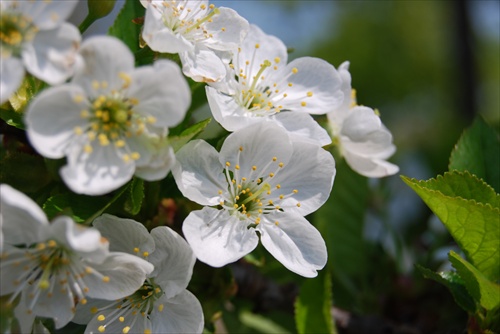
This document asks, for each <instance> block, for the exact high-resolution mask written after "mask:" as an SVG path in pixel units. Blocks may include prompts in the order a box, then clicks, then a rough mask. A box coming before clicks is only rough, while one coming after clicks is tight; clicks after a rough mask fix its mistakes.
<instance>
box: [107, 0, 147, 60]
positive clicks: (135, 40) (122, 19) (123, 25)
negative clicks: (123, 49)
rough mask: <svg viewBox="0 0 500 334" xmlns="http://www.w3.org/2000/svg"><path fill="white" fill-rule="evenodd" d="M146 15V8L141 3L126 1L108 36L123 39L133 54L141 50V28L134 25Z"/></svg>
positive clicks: (133, 0) (135, 0)
mask: <svg viewBox="0 0 500 334" xmlns="http://www.w3.org/2000/svg"><path fill="white" fill-rule="evenodd" d="M144 13H145V8H144V6H143V5H141V2H140V1H137V0H127V1H125V5H124V6H123V8H122V10H121V11H120V13H119V14H118V16H117V17H116V20H115V22H114V23H113V25H112V26H111V27H110V28H109V31H108V34H109V35H111V36H115V37H117V38H119V39H121V40H122V41H123V42H124V43H125V44H126V45H127V46H128V47H129V49H130V50H131V51H132V52H133V53H135V52H137V51H138V50H139V49H140V46H139V36H140V34H141V26H140V25H138V24H136V23H134V22H133V20H135V19H137V18H139V17H143V16H144Z"/></svg>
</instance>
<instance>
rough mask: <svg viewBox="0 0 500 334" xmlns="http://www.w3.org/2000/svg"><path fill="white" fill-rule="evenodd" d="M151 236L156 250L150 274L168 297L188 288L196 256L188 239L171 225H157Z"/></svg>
mask: <svg viewBox="0 0 500 334" xmlns="http://www.w3.org/2000/svg"><path fill="white" fill-rule="evenodd" d="M151 236H152V237H153V239H154V241H155V244H156V250H155V251H154V253H153V254H152V255H151V256H150V257H149V261H150V262H151V263H152V264H153V265H154V266H155V270H154V272H153V273H151V275H150V276H151V277H154V280H155V283H156V284H158V285H160V286H161V288H162V290H163V292H164V293H165V295H166V298H171V297H173V296H175V295H176V294H178V293H179V292H181V291H183V290H184V289H186V288H187V286H188V283H189V280H190V279H191V275H192V274H193V266H194V262H195V261H196V257H195V256H194V253H193V251H192V250H191V248H190V247H189V245H188V243H187V242H186V240H184V239H183V238H182V237H181V236H180V235H179V234H177V233H175V232H174V231H173V230H172V229H170V228H169V227H166V226H159V227H156V228H154V229H153V230H152V231H151Z"/></svg>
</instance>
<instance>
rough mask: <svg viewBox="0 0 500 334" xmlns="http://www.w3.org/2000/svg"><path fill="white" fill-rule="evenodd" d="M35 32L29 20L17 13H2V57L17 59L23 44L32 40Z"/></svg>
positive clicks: (0, 36) (0, 28)
mask: <svg viewBox="0 0 500 334" xmlns="http://www.w3.org/2000/svg"><path fill="white" fill-rule="evenodd" d="M37 31H38V29H37V28H36V27H35V26H34V25H33V23H32V22H31V20H30V19H29V18H27V17H25V16H23V15H21V14H19V13H9V12H5V13H4V12H2V14H1V15H0V43H1V44H0V45H1V46H2V57H10V56H16V57H18V56H19V55H20V54H21V51H22V46H23V43H25V42H29V41H31V40H33V38H34V37H35V35H36V33H37Z"/></svg>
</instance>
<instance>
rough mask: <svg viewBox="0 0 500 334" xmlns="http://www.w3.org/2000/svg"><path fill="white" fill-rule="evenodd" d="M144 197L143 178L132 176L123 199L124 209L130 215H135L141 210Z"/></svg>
mask: <svg viewBox="0 0 500 334" xmlns="http://www.w3.org/2000/svg"><path fill="white" fill-rule="evenodd" d="M143 199H144V180H142V179H140V178H137V177H134V178H133V179H132V181H131V182H130V185H129V187H128V191H127V199H126V200H125V204H124V209H125V211H127V212H128V213H130V214H131V215H134V216H135V215H136V214H138V213H139V211H140V210H141V206H142V201H143Z"/></svg>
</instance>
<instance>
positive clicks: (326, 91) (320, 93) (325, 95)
mask: <svg viewBox="0 0 500 334" xmlns="http://www.w3.org/2000/svg"><path fill="white" fill-rule="evenodd" d="M294 68H296V69H297V70H298V72H297V73H295V74H292V75H291V76H290V77H289V78H288V82H290V83H292V85H293V86H292V87H286V88H282V89H280V90H281V91H283V92H286V93H287V94H288V97H287V98H286V99H284V100H283V101H282V104H283V107H284V109H291V110H296V111H303V112H307V113H309V114H315V115H321V114H326V113H327V112H329V111H331V110H332V108H336V107H337V106H339V105H340V104H341V103H342V101H343V98H344V94H343V93H342V91H341V89H340V88H341V78H340V75H339V73H338V72H337V70H336V69H335V68H334V67H333V66H332V65H330V64H329V63H327V62H326V61H324V60H323V59H319V58H312V57H302V58H298V59H295V60H293V61H292V62H290V64H288V65H287V66H286V68H285V69H283V72H284V73H286V74H288V73H291V72H292V70H293V69H294ZM308 93H312V95H311V94H309V95H311V96H308ZM303 102H304V105H302V103H303Z"/></svg>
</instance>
